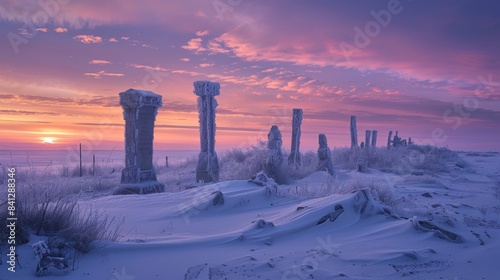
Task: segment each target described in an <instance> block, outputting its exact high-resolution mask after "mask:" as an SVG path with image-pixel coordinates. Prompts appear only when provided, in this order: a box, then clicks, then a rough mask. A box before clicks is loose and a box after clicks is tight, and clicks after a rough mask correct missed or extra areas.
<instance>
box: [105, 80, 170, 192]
mask: <svg viewBox="0 0 500 280" xmlns="http://www.w3.org/2000/svg"><path fill="white" fill-rule="evenodd" d="M120 105H121V106H122V108H123V118H124V120H125V168H124V169H123V170H122V174H121V185H120V187H119V188H118V189H117V190H116V191H115V192H114V194H133V193H135V194H147V193H154V192H163V190H164V185H163V184H161V183H159V182H158V181H156V172H155V170H154V167H153V138H154V137H153V133H154V122H155V119H156V114H157V113H158V108H159V107H161V106H162V100H161V96H160V95H158V94H155V93H152V92H150V91H143V90H136V89H129V90H127V91H125V92H122V93H120Z"/></svg>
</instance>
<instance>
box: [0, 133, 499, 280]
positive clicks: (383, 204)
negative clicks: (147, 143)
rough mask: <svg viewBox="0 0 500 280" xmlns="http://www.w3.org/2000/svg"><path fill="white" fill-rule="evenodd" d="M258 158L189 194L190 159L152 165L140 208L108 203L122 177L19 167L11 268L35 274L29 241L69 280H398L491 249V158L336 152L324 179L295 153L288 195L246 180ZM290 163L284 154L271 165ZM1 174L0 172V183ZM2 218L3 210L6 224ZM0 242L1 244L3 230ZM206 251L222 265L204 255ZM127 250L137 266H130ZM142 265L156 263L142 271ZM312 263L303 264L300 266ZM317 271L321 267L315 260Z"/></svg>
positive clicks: (231, 154)
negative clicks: (86, 277) (62, 264)
mask: <svg viewBox="0 0 500 280" xmlns="http://www.w3.org/2000/svg"><path fill="white" fill-rule="evenodd" d="M267 150H268V147H267V143H265V142H263V141H260V142H257V143H256V144H255V145H254V146H252V147H250V148H248V149H244V150H243V149H233V150H229V151H225V152H224V151H223V152H220V153H219V156H220V159H219V162H220V181H221V182H220V183H216V184H202V183H196V182H195V169H196V165H197V159H196V158H195V157H192V158H187V159H186V160H185V161H182V162H178V163H175V164H171V165H170V167H165V166H164V165H163V166H161V165H157V166H156V170H157V174H158V181H160V182H162V183H164V184H165V188H166V191H165V193H162V194H151V195H144V196H138V195H130V196H112V195H110V194H111V193H112V192H113V190H114V189H115V188H116V187H117V186H118V185H119V180H120V170H121V168H122V166H120V165H114V166H112V165H99V166H97V170H98V172H95V174H92V172H90V170H88V171H87V172H84V176H83V177H80V176H79V170H78V172H76V170H75V171H73V169H72V168H74V167H71V168H70V167H65V168H63V169H62V170H61V172H55V173H54V172H43V171H42V172H40V170H33V169H28V168H25V169H23V167H19V168H18V172H17V173H18V178H17V180H18V183H17V201H16V203H17V206H18V210H17V211H18V219H19V220H18V225H19V226H18V228H17V231H16V238H18V246H19V248H20V249H19V254H20V257H19V260H20V261H21V262H22V264H23V266H25V267H29V268H30V269H31V271H22V272H20V274H22V275H27V276H30V275H35V267H36V262H37V261H36V260H35V259H34V258H33V257H32V254H33V252H32V249H31V247H29V246H28V245H29V244H34V243H36V242H38V241H41V240H42V241H46V243H47V245H48V247H49V248H50V252H51V255H50V256H49V257H51V258H52V257H53V258H55V259H56V260H57V258H59V257H61V258H64V259H65V260H69V264H70V269H75V270H80V271H82V273H87V271H89V273H90V271H92V272H91V273H92V274H93V275H97V276H96V277H97V278H103V277H104V278H106V279H108V278H109V279H114V278H112V277H113V275H115V274H116V273H117V269H118V270H119V269H121V268H123V267H127V268H128V269H129V270H130V271H132V272H131V275H134V276H137V278H142V277H145V279H146V278H148V277H154V275H153V274H151V273H152V272H151V271H155V273H156V274H157V275H162V277H164V278H165V277H167V278H168V277H171V276H172V278H168V279H182V276H184V277H185V279H205V278H203V277H205V276H206V277H209V275H212V274H211V273H216V272H217V273H219V274H220V275H225V277H227V279H241V277H243V276H244V274H245V273H246V274H245V275H247V276H248V277H250V279H257V276H262V277H264V278H265V277H267V278H270V279H312V278H314V279H331V277H337V276H338V277H340V276H342V275H347V276H349V277H354V278H356V277H366V276H368V275H371V276H373V277H375V278H377V277H383V278H398V277H401V276H405V275H412V274H413V273H417V274H418V273H421V272H425V273H434V274H432V275H433V276H437V275H439V276H441V277H443V276H444V277H451V276H453V275H457V274H456V273H458V271H460V269H461V268H460V267H459V266H457V265H455V264H453V263H452V262H450V261H449V260H448V259H449V256H448V253H447V252H460V248H461V247H460V248H459V247H458V246H461V245H456V244H462V243H465V244H466V245H465V246H467V247H470V248H476V246H477V245H478V244H485V243H486V244H490V243H491V244H492V245H489V247H483V248H486V249H488V250H494V249H495V248H498V246H497V247H495V246H496V245H495V244H497V245H498V244H499V243H498V241H496V240H498V238H499V237H500V230H499V228H500V226H499V224H500V221H499V220H498V213H499V212H498V211H500V209H498V207H496V206H495V204H494V203H493V201H498V198H499V197H500V191H498V190H496V189H495V188H497V189H498V186H499V183H498V182H499V181H500V180H499V179H500V175H499V174H498V170H497V169H495V168H498V160H499V158H498V154H494V153H457V152H454V151H451V150H449V149H446V148H436V147H430V146H416V145H410V146H407V147H397V148H391V149H387V148H371V149H359V148H353V149H351V148H334V149H333V150H332V152H331V157H332V161H333V166H334V173H333V174H329V173H328V172H325V171H319V172H318V171H317V167H318V155H317V152H316V151H310V152H303V153H302V155H301V165H300V167H297V166H295V165H288V163H287V161H286V160H285V161H283V165H282V166H281V169H280V172H281V173H280V174H277V175H278V176H280V178H281V179H280V180H284V181H285V182H286V184H281V185H279V186H277V188H276V187H275V185H274V183H273V180H271V179H269V181H267V182H265V180H261V179H259V180H260V181H258V182H260V183H259V184H255V183H252V182H248V179H251V178H252V177H254V176H255V175H256V174H257V173H258V172H260V171H262V170H263V169H264V166H265V164H266V156H267V155H268V153H267ZM288 154H289V152H288V151H286V150H285V151H283V158H285V159H286V158H287V157H288ZM485 161H487V162H485ZM360 165H363V168H361V169H360ZM495 166H496V167H495ZM495 170H496V173H494V171H495ZM6 174H7V171H6V169H5V167H4V166H1V167H0V181H1V183H2V184H5V182H6V181H5V178H6V176H5V175H6ZM495 176H496V177H495ZM495 180H496V181H495ZM256 182H257V181H256ZM483 185H484V186H483ZM263 187H264V188H263ZM495 190H496V192H495ZM2 191H5V190H2ZM490 194H493V195H490ZM1 197H2V198H5V197H6V196H5V195H3V194H2V196H1ZM490 200H491V201H490ZM5 206H6V201H5V199H4V201H2V202H0V218H1V219H4V220H5V219H6V217H7V213H6V209H7V208H6V207H5ZM363 209H364V210H363ZM495 213H496V214H495ZM495 217H496V218H495ZM326 221H330V222H329V223H327V222H326ZM407 221H409V222H410V224H407V223H406V222H407ZM408 225H409V227H408ZM389 228H392V229H391V230H389V231H387V229H389ZM363 232H371V233H370V234H369V235H365V234H362V233H363ZM418 232H420V234H419V233H418ZM425 232H427V233H428V234H426V235H425V234H424V233H425ZM0 234H1V235H0V237H1V239H2V244H5V243H4V241H5V240H6V238H7V235H8V231H7V230H6V229H5V230H2V231H1V232H0ZM422 234H424V235H422ZM331 236H335V242H333V241H331V242H333V243H335V246H334V245H331V244H330V243H328V244H330V245H331V246H330V247H327V248H326V249H325V248H323V249H321V248H320V249H319V250H318V249H315V248H316V247H317V246H318V242H319V241H317V240H318V238H322V240H326V239H325V238H333V237H331ZM356 236H358V238H357V239H356V238H355V237H356ZM434 236H437V237H440V238H441V239H442V240H440V238H435V237H434ZM328 240H330V239H328ZM405 240H406V241H407V242H405ZM298 242H299V243H298ZM321 242H323V243H324V242H326V241H321ZM321 242H319V244H320V245H321V244H322V243H321ZM328 242H330V241H328ZM391 242H392V243H391ZM422 242H423V243H422ZM446 242H448V243H446ZM477 242H479V243H477ZM23 243H25V244H26V245H21V244H23ZM142 243H145V244H142ZM476 243H477V244H476ZM105 244H107V246H105V247H103V246H102V245H105ZM141 244H142V245H141ZM148 244H151V245H153V246H155V248H159V249H154V250H153V249H152V248H153V247H150V246H148ZM223 244H225V245H223ZM287 244H288V245H287ZM292 244H295V245H294V246H296V247H295V248H294V249H293V250H292V249H290V246H291V245H292ZM296 244H300V245H296ZM479 246H485V245H479ZM491 246H493V247H491ZM339 248H342V249H339ZM361 248H364V249H363V250H361ZM311 250H312V251H311ZM474 250H476V249H474ZM212 251H217V252H218V253H217V254H221V255H222V256H224V255H225V254H226V256H227V258H221V257H215V258H212V257H209V256H212V254H211V253H209V252H212ZM119 252H123V254H122V253H119ZM134 252H135V253H134ZM137 252H139V255H140V256H142V258H144V260H143V261H142V262H141V259H138V258H136V257H134V255H133V254H137ZM229 252H230V253H229ZM391 252H392V253H391ZM398 252H401V254H399V253H398ZM478 252H479V251H477V250H476V251H466V252H464V254H465V256H469V257H463V256H462V257H460V258H457V259H454V260H453V262H456V263H461V262H462V261H464V262H466V263H467V261H471V260H474V259H475V258H478V254H479V253H478ZM488 252H489V251H487V252H486V253H485V254H489V253H488ZM27 254H30V255H27ZM467 254H469V255H467ZM107 255H113V258H116V260H115V259H113V260H110V259H108V258H107V257H105V256H107ZM149 256H153V257H152V259H155V258H158V259H161V260H164V261H165V262H166V263H165V265H159V262H157V261H152V262H147V261H145V260H146V259H149ZM174 256H180V257H179V259H177V257H174ZM194 256H196V257H194ZM405 256H407V257H405ZM103 258H104V259H103ZM308 258H309V259H308ZM310 258H313V259H314V260H315V263H312V264H311V263H308V262H307V261H306V260H310ZM481 258H482V259H484V262H485V264H487V263H488V260H487V258H486V257H481ZM175 259H177V260H175ZM323 259H325V260H328V261H319V260H323ZM103 260H105V261H104V262H103ZM174 260H175V261H174ZM108 261H110V262H111V263H112V264H106V263H107V262H108ZM137 262H139V263H140V265H141V266H148V267H150V269H149V270H148V272H144V271H143V270H138V269H134V268H133V267H134V266H132V263H137ZM172 262H173V263H176V265H173V264H172ZM154 264H157V266H155V265H154ZM348 264H351V267H350V266H349V265H348ZM95 265H97V266H98V267H97V268H95V267H93V266H95ZM244 265H246V267H247V268H246V272H245V273H244V272H243V271H244ZM304 265H305V266H304ZM162 266H166V267H168V269H163V268H161V267H162ZM0 268H1V266H0ZM333 268H335V269H333ZM94 269H95V270H94ZM0 271H1V269H0ZM44 271H45V270H44ZM478 271H481V270H478ZM482 271H483V273H486V272H487V270H484V269H483V270H482ZM484 271H486V272H484ZM150 272H151V273H150ZM61 273H64V274H65V276H66V277H67V278H68V279H79V278H78V277H79V275H81V273H80V272H58V271H57V270H53V269H51V268H50V267H48V268H47V269H46V271H45V272H44V275H45V276H46V277H47V278H50V277H51V276H58V275H60V274H61ZM94 273H95V274H94ZM2 275H4V272H3V271H2V272H0V276H2ZM204 275H205V276H204ZM311 275H312V276H311ZM467 275H472V274H471V273H469V274H467ZM485 275H489V274H487V273H486V274H485ZM252 277H253V278H252ZM276 277H278V278H276ZM280 277H281V278H280ZM283 277H285V278H283ZM453 277H454V276H453ZM453 277H452V278H453ZM104 278H103V279H104ZM431 278H435V277H431ZM438 278H439V277H438ZM2 279H3V276H2ZM116 279H120V278H116ZM165 279H166V278H165ZM206 279H216V278H206Z"/></svg>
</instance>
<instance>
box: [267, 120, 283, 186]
mask: <svg viewBox="0 0 500 280" xmlns="http://www.w3.org/2000/svg"><path fill="white" fill-rule="evenodd" d="M282 145H283V141H282V140H281V132H280V129H279V128H278V126H276V125H273V126H272V127H271V130H270V131H269V133H268V134H267V148H268V151H267V155H266V163H265V166H264V171H265V172H266V174H267V175H268V176H269V177H271V178H273V179H275V180H276V179H278V180H279V178H278V177H279V176H280V175H282V174H281V173H280V172H281V168H282V166H283V153H282V152H281V146H282Z"/></svg>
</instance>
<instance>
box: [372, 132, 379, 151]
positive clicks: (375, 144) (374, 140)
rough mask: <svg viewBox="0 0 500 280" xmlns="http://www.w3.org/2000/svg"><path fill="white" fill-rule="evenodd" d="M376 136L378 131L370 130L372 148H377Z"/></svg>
mask: <svg viewBox="0 0 500 280" xmlns="http://www.w3.org/2000/svg"><path fill="white" fill-rule="evenodd" d="M377 135H378V131H376V130H372V147H376V146H377Z"/></svg>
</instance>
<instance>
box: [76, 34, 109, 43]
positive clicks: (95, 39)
mask: <svg viewBox="0 0 500 280" xmlns="http://www.w3.org/2000/svg"><path fill="white" fill-rule="evenodd" d="M73 39H75V40H76V41H78V42H81V43H84V44H100V43H102V37H100V36H94V35H77V36H75V37H73Z"/></svg>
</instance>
